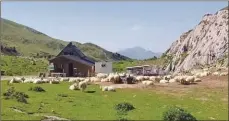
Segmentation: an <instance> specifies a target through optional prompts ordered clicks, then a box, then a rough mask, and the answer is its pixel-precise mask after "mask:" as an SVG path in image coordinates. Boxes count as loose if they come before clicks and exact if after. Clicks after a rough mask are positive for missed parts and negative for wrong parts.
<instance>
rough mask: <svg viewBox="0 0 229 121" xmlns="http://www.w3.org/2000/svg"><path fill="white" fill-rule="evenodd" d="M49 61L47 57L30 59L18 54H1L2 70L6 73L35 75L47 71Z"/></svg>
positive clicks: (10, 74)
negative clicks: (17, 55)
mask: <svg viewBox="0 0 229 121" xmlns="http://www.w3.org/2000/svg"><path fill="white" fill-rule="evenodd" d="M47 68H48V61H47V60H45V59H33V58H31V59H29V58H22V57H16V56H1V71H5V75H8V76H14V75H33V74H36V75H37V74H38V73H39V72H46V71H47Z"/></svg>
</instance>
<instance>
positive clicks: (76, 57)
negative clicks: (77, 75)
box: [49, 55, 95, 66]
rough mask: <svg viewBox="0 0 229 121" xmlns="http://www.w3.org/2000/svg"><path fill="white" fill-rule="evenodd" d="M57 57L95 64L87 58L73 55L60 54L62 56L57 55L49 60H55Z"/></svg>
mask: <svg viewBox="0 0 229 121" xmlns="http://www.w3.org/2000/svg"><path fill="white" fill-rule="evenodd" d="M57 58H65V59H68V60H72V61H76V62H79V63H82V64H85V65H88V66H93V65H94V64H95V63H94V62H90V61H88V60H86V59H83V58H80V57H78V56H72V55H60V56H57V57H55V58H53V59H51V60H49V61H54V60H55V59H57Z"/></svg>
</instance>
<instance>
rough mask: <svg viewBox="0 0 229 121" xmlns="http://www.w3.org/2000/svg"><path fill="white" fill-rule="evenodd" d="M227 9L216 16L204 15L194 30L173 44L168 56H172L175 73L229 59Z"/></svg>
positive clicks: (167, 53) (184, 34)
mask: <svg viewBox="0 0 229 121" xmlns="http://www.w3.org/2000/svg"><path fill="white" fill-rule="evenodd" d="M226 8H228V7H226ZM226 8H224V9H221V10H219V11H218V12H217V13H215V14H206V15H204V16H203V18H202V20H201V22H200V23H199V24H198V25H197V26H196V27H195V28H194V29H192V30H189V31H188V32H186V33H183V34H182V35H181V36H180V38H179V39H178V40H176V41H175V42H173V43H172V45H171V47H170V48H169V49H168V50H167V51H166V55H172V57H173V59H172V63H173V66H172V67H174V68H175V72H180V71H186V70H189V69H192V68H194V67H198V65H206V64H209V65H212V64H215V63H216V62H217V61H218V60H219V59H224V58H228V24H229V23H228V9H226ZM222 65H226V66H228V64H222ZM168 66H170V65H168Z"/></svg>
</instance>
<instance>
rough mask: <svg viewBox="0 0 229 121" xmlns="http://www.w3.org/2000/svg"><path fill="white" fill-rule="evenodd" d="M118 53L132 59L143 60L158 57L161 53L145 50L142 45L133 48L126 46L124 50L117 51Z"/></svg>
mask: <svg viewBox="0 0 229 121" xmlns="http://www.w3.org/2000/svg"><path fill="white" fill-rule="evenodd" d="M118 53H120V54H122V55H124V56H127V57H129V58H132V59H138V60H144V59H149V58H153V57H154V56H155V57H159V56H160V55H161V53H154V52H152V51H150V50H146V49H144V48H142V47H138V46H137V47H133V48H127V49H124V50H120V51H118Z"/></svg>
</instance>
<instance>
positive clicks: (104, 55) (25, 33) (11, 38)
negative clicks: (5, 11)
mask: <svg viewBox="0 0 229 121" xmlns="http://www.w3.org/2000/svg"><path fill="white" fill-rule="evenodd" d="M2 26H3V29H2V48H1V50H2V52H3V54H5V55H22V56H30V57H31V56H33V57H34V56H36V57H37V56H39V57H44V56H46V57H51V56H55V55H57V54H58V53H59V52H60V51H61V50H62V49H63V48H64V47H65V46H66V45H67V44H68V42H66V41H63V40H58V39H54V38H52V37H49V36H48V35H46V34H44V33H42V32H39V31H37V30H34V29H32V28H30V27H27V26H24V25H21V24H18V23H15V22H12V21H10V20H6V19H2ZM73 44H75V45H76V46H77V47H78V48H79V49H80V50H82V52H83V53H84V54H85V55H87V56H88V57H90V58H92V59H94V60H97V61H100V60H127V59H129V58H128V57H125V56H122V55H120V54H118V53H112V52H110V51H107V50H105V49H103V48H101V47H99V46H97V45H95V44H92V43H85V44H81V43H78V42H73Z"/></svg>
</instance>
